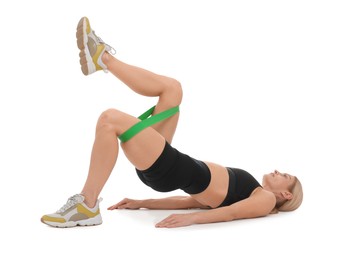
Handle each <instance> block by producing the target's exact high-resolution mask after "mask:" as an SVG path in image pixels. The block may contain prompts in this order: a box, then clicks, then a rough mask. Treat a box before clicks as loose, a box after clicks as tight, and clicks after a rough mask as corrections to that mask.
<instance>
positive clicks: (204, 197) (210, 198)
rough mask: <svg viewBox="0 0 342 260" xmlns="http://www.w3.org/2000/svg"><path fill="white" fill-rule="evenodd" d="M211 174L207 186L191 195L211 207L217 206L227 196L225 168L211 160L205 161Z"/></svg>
mask: <svg viewBox="0 0 342 260" xmlns="http://www.w3.org/2000/svg"><path fill="white" fill-rule="evenodd" d="M205 164H206V165H207V166H208V168H209V170H210V174H211V180H210V183H209V185H208V187H207V188H206V189H205V190H204V191H202V192H201V193H198V194H193V195H191V196H192V197H193V198H194V199H195V200H197V201H198V202H199V203H201V204H203V205H205V206H209V207H211V208H216V207H218V206H219V205H220V204H221V203H222V202H223V200H224V199H225V198H226V196H227V192H228V186H229V175H228V172H227V168H226V167H223V166H222V165H218V164H216V163H212V162H205Z"/></svg>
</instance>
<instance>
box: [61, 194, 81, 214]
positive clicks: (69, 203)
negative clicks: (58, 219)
mask: <svg viewBox="0 0 342 260" xmlns="http://www.w3.org/2000/svg"><path fill="white" fill-rule="evenodd" d="M79 197H80V195H78V194H76V195H74V196H71V197H70V198H69V199H68V201H67V203H65V205H63V207H61V208H60V209H59V210H57V212H56V213H63V212H64V211H66V210H67V209H70V208H71V207H72V206H74V205H75V204H77V203H79V202H80V201H79V200H78V198H79Z"/></svg>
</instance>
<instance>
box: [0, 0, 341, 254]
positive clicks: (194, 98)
mask: <svg viewBox="0 0 342 260" xmlns="http://www.w3.org/2000/svg"><path fill="white" fill-rule="evenodd" d="M66 2H67V3H66ZM341 13H342V6H341V3H340V1H328V0H325V1H312V0H311V1H301V0H296V1H292V0H290V1H202V0H196V1H180V0H172V1H157V0H155V1H152V0H148V1H138V0H137V1H114V0H113V1H95V0H93V1H86V0H82V1H65V2H61V1H55V2H52V1H38V0H31V1H24V0H21V1H15V0H13V1H2V2H1V4H0V22H1V31H0V37H1V41H0V50H1V62H0V75H1V77H0V120H1V121H0V123H1V127H0V174H1V189H0V192H1V215H0V219H1V240H2V242H1V250H0V258H1V259H19V258H20V257H21V258H25V259H76V258H79V259H95V258H96V259H110V258H113V259H117V258H120V259H134V258H138V257H142V258H143V259H207V258H211V259H219V258H224V259H274V258H276V259H289V258H292V259H300V258H304V257H305V258H310V257H314V256H315V257H317V259H322V258H324V259H341V251H340V249H339V248H338V246H340V242H338V239H339V238H340V234H341V231H342V230H341V222H340V221H341V213H339V212H340V191H339V190H340V183H341V167H340V163H341V147H342V140H341V132H342V127H341V111H342V105H341V94H340V91H341V90H340V89H341V86H342V84H341V83H342V78H341V69H342V63H341V61H342V37H341V25H342V16H341ZM82 16H87V17H89V19H90V22H91V25H92V27H93V29H94V30H95V31H96V33H97V34H98V35H99V36H101V38H102V39H104V40H105V41H106V42H107V43H109V44H110V45H112V46H113V47H114V48H116V49H117V58H119V59H121V60H123V61H125V62H127V63H130V64H134V65H137V66H141V67H144V68H146V69H149V70H151V71H154V72H156V73H160V74H164V75H167V76H170V77H174V78H176V79H178V80H179V81H180V82H181V83H182V86H183V90H184V99H183V104H182V106H181V118H180V123H179V128H178V131H177V134H176V136H175V139H174V143H173V144H174V146H175V147H177V148H178V149H179V150H181V151H182V152H185V153H188V154H190V155H192V156H193V157H195V158H198V159H203V160H211V161H214V162H217V163H221V164H223V165H226V166H232V167H241V168H244V169H246V170H248V171H250V172H251V173H253V175H254V176H255V177H256V178H257V179H259V180H260V181H261V178H262V175H263V174H265V173H268V172H270V171H272V170H274V169H278V170H280V171H284V172H289V173H291V174H294V175H297V176H298V177H299V178H300V180H301V182H302V184H303V187H304V192H305V197H304V202H303V205H302V207H301V208H300V209H298V210H297V211H295V212H293V213H282V214H277V215H273V216H269V217H266V218H260V219H252V220H240V221H233V222H230V223H219V224H208V225H197V226H191V227H186V228H178V229H156V228H154V224H155V223H157V222H158V221H160V220H161V219H163V218H164V217H166V216H168V215H169V214H171V213H174V211H147V210H141V211H114V212H113V211H107V210H106V208H107V207H108V206H110V205H112V204H113V203H116V202H118V201H119V200H121V199H122V198H124V197H131V198H138V199H139V198H151V197H161V196H169V195H173V194H180V195H182V194H183V193H182V192H181V191H180V192H178V191H177V192H172V193H169V194H160V193H157V192H155V191H153V190H151V189H150V188H148V187H146V186H144V185H143V184H142V183H141V182H140V181H139V179H138V178H137V176H136V174H135V172H134V169H133V167H132V166H131V165H130V164H129V163H128V161H127V160H126V158H125V157H124V156H123V153H120V156H119V159H118V163H117V167H116V168H115V169H114V171H113V173H112V176H111V178H110V179H109V181H108V183H107V185H106V186H105V188H104V190H103V192H102V194H101V196H102V197H103V198H104V200H103V202H102V207H101V209H102V215H103V219H104V223H103V224H102V225H100V226H97V227H89V228H73V229H54V228H49V227H47V226H46V225H43V224H41V223H40V217H41V216H42V215H43V214H46V213H52V212H54V211H55V210H57V209H58V208H59V207H61V206H62V205H63V204H64V203H65V202H66V200H67V198H68V197H69V196H71V195H73V194H75V193H77V192H79V191H80V190H81V188H82V186H83V183H84V180H85V178H86V175H87V170H88V165H89V157H90V152H91V147H92V143H93V140H94V133H95V124H96V121H97V118H98V116H99V115H100V113H101V112H102V111H104V110H105V109H107V108H110V107H115V108H118V109H120V110H123V111H126V112H128V113H131V114H133V115H139V114H140V113H141V112H143V111H145V110H146V109H147V108H149V107H150V106H152V105H154V104H155V102H156V99H154V98H145V97H141V96H137V95H135V94H134V93H133V92H132V91H130V90H129V89H128V88H126V87H125V86H124V85H123V84H122V83H121V82H120V81H118V80H117V79H116V78H114V77H113V76H111V75H110V74H105V73H103V72H99V73H96V74H93V75H90V76H88V77H85V76H83V74H82V73H81V71H80V66H79V61H78V49H77V46H76V37H75V33H76V25H77V23H78V21H79V19H80V18H81V17H82Z"/></svg>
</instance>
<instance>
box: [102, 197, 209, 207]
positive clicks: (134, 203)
mask: <svg viewBox="0 0 342 260" xmlns="http://www.w3.org/2000/svg"><path fill="white" fill-rule="evenodd" d="M140 208H147V209H190V208H206V207H205V206H204V205H202V204H200V203H199V202H198V201H196V200H195V199H193V198H192V197H191V196H173V197H167V198H162V199H146V200H133V199H128V198H125V199H123V200H122V201H120V202H118V203H116V204H114V205H113V206H111V207H109V208H108V209H109V210H113V209H140Z"/></svg>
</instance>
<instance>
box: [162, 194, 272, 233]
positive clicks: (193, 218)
mask: <svg viewBox="0 0 342 260" xmlns="http://www.w3.org/2000/svg"><path fill="white" fill-rule="evenodd" d="M275 204H276V199H275V196H274V195H273V193H271V192H269V191H266V190H264V189H261V190H258V191H257V192H255V193H254V194H253V195H251V196H250V197H249V198H247V199H244V200H241V201H239V202H237V203H234V204H232V205H230V206H226V207H221V208H216V209H211V210H207V211H201V212H193V213H187V214H172V215H170V216H169V217H167V218H165V219H164V220H162V221H161V222H159V223H157V224H156V227H160V228H161V227H165V228H173V227H183V226H189V225H192V224H206V223H215V222H226V221H232V220H235V219H246V218H257V217H263V216H266V215H268V214H269V213H270V212H271V211H272V209H273V208H274V206H275Z"/></svg>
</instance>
